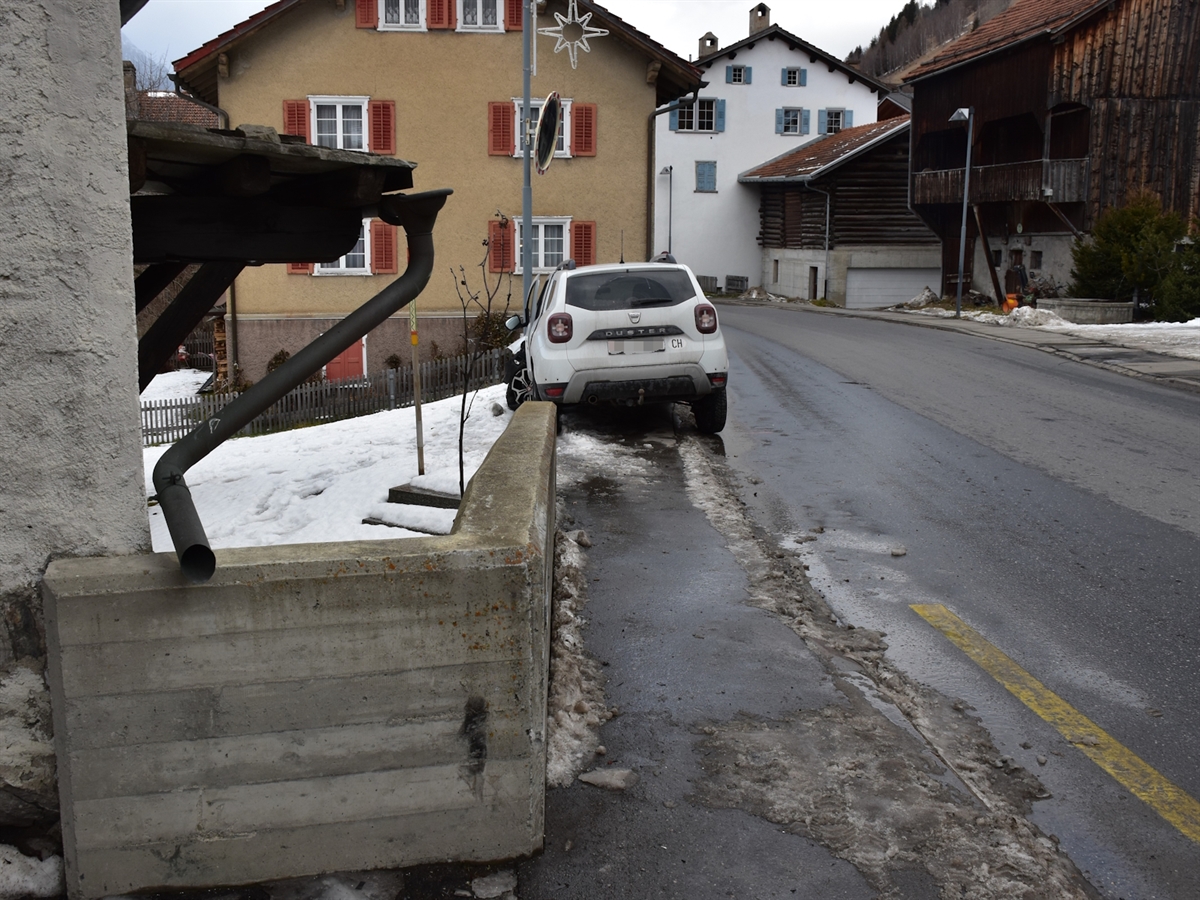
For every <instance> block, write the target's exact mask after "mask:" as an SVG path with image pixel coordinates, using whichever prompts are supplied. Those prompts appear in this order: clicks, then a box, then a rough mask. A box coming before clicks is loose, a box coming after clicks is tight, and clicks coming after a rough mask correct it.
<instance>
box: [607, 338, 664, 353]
mask: <svg viewBox="0 0 1200 900" xmlns="http://www.w3.org/2000/svg"><path fill="white" fill-rule="evenodd" d="M665 349H666V347H664V346H663V339H662V338H657V339H655V340H649V341H609V342H608V355H609V356H618V355H620V354H622V353H662V352H663V351H664V350H665Z"/></svg>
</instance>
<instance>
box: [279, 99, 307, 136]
mask: <svg viewBox="0 0 1200 900" xmlns="http://www.w3.org/2000/svg"><path fill="white" fill-rule="evenodd" d="M283 133H284V134H293V135H295V136H296V137H302V138H304V140H306V141H307V140H309V131H308V101H307V100H284V101H283Z"/></svg>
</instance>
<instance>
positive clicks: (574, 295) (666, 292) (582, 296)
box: [567, 269, 696, 310]
mask: <svg viewBox="0 0 1200 900" xmlns="http://www.w3.org/2000/svg"><path fill="white" fill-rule="evenodd" d="M695 296H696V289H695V288H694V287H693V286H692V279H691V278H690V277H688V273H687V272H685V271H683V270H682V269H663V270H662V271H654V272H646V271H624V272H603V273H597V274H594V275H576V276H574V277H572V278H568V279H567V305H568V306H577V307H579V308H580V309H591V310H606V309H640V308H643V307H650V306H678V305H679V304H680V303H683V302H684V301H685V300H691V299H692V298H693V297H695Z"/></svg>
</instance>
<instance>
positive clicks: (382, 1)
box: [379, 0, 428, 31]
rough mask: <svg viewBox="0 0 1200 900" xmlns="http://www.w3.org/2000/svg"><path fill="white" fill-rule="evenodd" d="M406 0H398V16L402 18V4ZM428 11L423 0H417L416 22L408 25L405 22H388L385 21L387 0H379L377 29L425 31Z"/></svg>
mask: <svg viewBox="0 0 1200 900" xmlns="http://www.w3.org/2000/svg"><path fill="white" fill-rule="evenodd" d="M405 2H406V0H399V5H400V17H401V18H402V19H403V18H404V4H405ZM427 15H428V13H427V11H426V9H425V0H417V23H416V24H415V25H409V24H407V23H405V22H388V21H387V0H379V30H380V31H426V30H427V28H426V25H425V22H426V17H427Z"/></svg>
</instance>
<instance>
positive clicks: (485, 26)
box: [458, 0, 504, 31]
mask: <svg viewBox="0 0 1200 900" xmlns="http://www.w3.org/2000/svg"><path fill="white" fill-rule="evenodd" d="M458 4H459V7H458V28H459V30H460V31H500V30H502V29H503V27H504V22H502V21H501V19H500V6H499V4H500V0H458Z"/></svg>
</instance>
